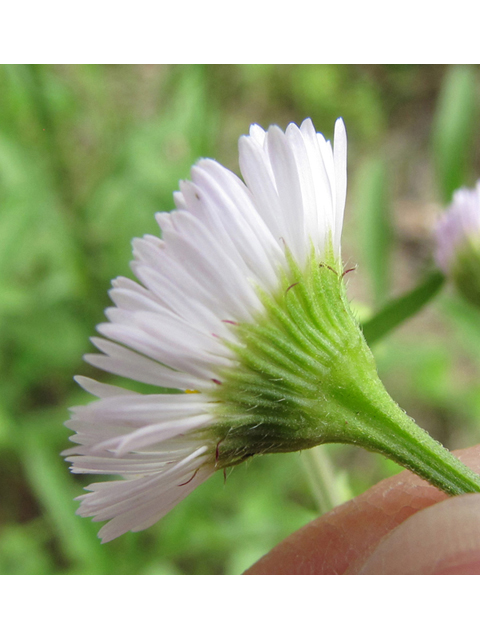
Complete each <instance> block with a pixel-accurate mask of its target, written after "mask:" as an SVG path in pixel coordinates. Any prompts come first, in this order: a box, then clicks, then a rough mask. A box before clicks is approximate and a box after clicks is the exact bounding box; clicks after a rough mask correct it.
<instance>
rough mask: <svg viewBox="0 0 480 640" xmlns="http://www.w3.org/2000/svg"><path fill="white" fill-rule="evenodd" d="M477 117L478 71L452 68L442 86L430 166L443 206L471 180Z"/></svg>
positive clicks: (473, 67) (468, 68)
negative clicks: (470, 165) (433, 169)
mask: <svg viewBox="0 0 480 640" xmlns="http://www.w3.org/2000/svg"><path fill="white" fill-rule="evenodd" d="M477 114H478V69H477V68H476V66H474V65H465V66H458V67H457V66H453V67H451V68H450V69H449V70H448V72H447V73H446V75H445V79H444V81H443V84H442V88H441V93H440V97H439V101H438V105H437V109H436V114H435V122H434V127H433V132H432V142H433V162H434V165H435V169H436V172H437V177H438V185H439V188H440V193H441V195H442V196H443V198H444V200H445V202H448V201H449V200H450V198H451V196H452V193H453V191H454V190H455V189H458V188H459V187H461V186H462V185H464V184H465V183H467V181H468V179H469V178H470V171H469V161H470V160H471V157H472V151H473V149H474V148H475V135H476V133H478V127H477Z"/></svg>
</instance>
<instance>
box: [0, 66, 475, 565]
mask: <svg viewBox="0 0 480 640" xmlns="http://www.w3.org/2000/svg"><path fill="white" fill-rule="evenodd" d="M477 78H478V67H458V68H456V67H455V68H443V67H430V66H423V65H415V66H413V65H401V66H399V65H398V66H395V65H377V66H365V65H362V66H360V65H347V66H342V65H305V66H302V65H300V66H297V65H245V66H243V65H216V66H203V65H185V66H155V65H153V66H148V65H145V66H143V65H141V66H137V65H131V66H129V65H117V66H116V65H58V66H56V65H37V66H24V65H17V66H5V65H4V66H1V67H0V95H1V96H2V99H1V100H0V371H1V375H0V476H1V481H2V482H1V487H2V489H1V491H2V496H1V499H0V572H2V573H12V574H15V573H16V574H22V573H23V574H29V573H34V574H35V573H70V574H73V573H111V574H115V573H127V574H129V573H132V574H137V573H149V574H161V573H164V574H173V573H183V574H185V573H195V574H199V573H239V572H241V571H243V570H244V569H246V568H247V567H248V565H249V564H251V563H252V562H254V561H255V560H256V559H258V558H259V557H260V556H261V555H262V554H263V553H265V552H266V551H268V550H269V549H270V548H271V547H272V546H273V545H274V544H276V543H277V542H279V541H280V540H281V539H282V538H284V537H285V536H286V535H288V534H289V533H291V532H292V531H294V530H296V529H297V528H298V527H300V526H302V525H303V524H305V523H306V522H308V521H309V520H311V519H312V518H313V517H314V515H315V503H314V498H313V496H312V494H311V492H310V489H309V486H308V482H307V478H306V475H305V474H304V470H303V468H302V455H299V454H282V455H279V456H264V457H262V458H259V459H254V460H252V462H251V463H247V464H245V465H242V466H240V467H238V468H236V469H234V471H233V472H232V473H231V474H230V475H229V476H228V478H227V482H226V483H225V485H224V484H223V478H222V477H221V475H218V477H214V478H212V479H211V480H210V481H209V482H207V483H206V484H205V485H204V486H202V487H200V488H199V489H198V490H196V491H195V492H194V493H192V494H191V495H190V496H189V497H188V498H187V500H185V501H184V502H183V503H182V504H180V505H178V507H177V508H176V509H175V510H174V511H172V513H170V514H169V515H168V516H167V517H166V518H165V519H164V520H163V521H162V522H160V523H159V524H157V525H155V526H154V527H152V528H151V529H149V530H147V531H145V532H142V533H140V534H133V533H130V534H127V535H125V536H122V537H121V538H120V539H118V540H115V541H113V542H112V543H108V544H106V545H100V543H99V541H98V539H97V538H96V532H97V531H98V529H99V528H100V525H99V524H97V523H93V522H91V521H90V520H89V519H82V518H79V517H78V516H76V515H75V508H76V503H75V502H74V501H73V498H74V497H75V496H77V495H79V494H81V493H82V487H83V486H84V485H85V484H87V483H88V482H89V481H91V478H88V479H86V478H84V477H79V476H73V475H71V474H70V473H69V472H68V470H67V465H66V464H65V463H64V462H63V461H62V459H61V457H60V452H61V451H62V450H63V449H65V448H66V447H67V446H68V440H67V438H68V435H69V432H68V431H67V429H65V428H64V427H63V426H62V424H63V422H64V421H65V420H66V419H67V418H68V407H69V406H72V405H75V404H79V403H82V402H87V401H88V398H87V397H86V394H84V393H83V392H81V391H79V390H78V389H77V388H76V386H75V385H74V383H73V382H72V377H73V375H75V374H83V375H90V376H95V377H97V378H101V379H102V380H105V381H110V380H111V379H112V378H111V377H109V376H107V375H105V374H102V373H101V372H94V371H93V370H92V368H91V367H89V366H87V365H86V364H84V363H82V355H83V353H84V352H86V351H88V350H89V348H90V347H89V341H88V337H89V336H90V335H92V334H93V333H94V327H95V325H96V324H97V323H99V322H101V321H102V320H103V309H104V308H105V307H106V306H108V304H109V299H108V296H107V290H108V287H109V282H110V280H111V279H112V278H113V277H116V276H117V275H129V269H128V262H129V260H130V259H131V247H130V241H131V238H132V237H134V236H139V235H143V234H145V233H157V227H156V223H155V221H154V218H153V214H154V213H155V212H156V211H159V210H166V211H168V210H170V209H171V208H172V207H173V199H172V191H173V190H175V189H176V188H177V185H178V180H179V179H183V178H187V177H188V175H189V170H190V166H191V165H192V163H193V162H194V161H195V160H196V159H197V158H199V157H201V156H213V157H216V158H217V159H218V160H220V161H221V162H222V163H224V164H226V165H227V166H229V167H231V168H232V169H234V170H236V169H237V159H236V141H237V138H238V136H239V135H241V134H242V133H245V132H246V131H247V129H248V125H249V124H250V122H254V121H256V122H259V123H260V124H262V125H263V126H268V125H269V124H270V123H272V122H277V123H278V124H280V125H282V126H285V125H286V124H287V123H288V122H289V121H291V120H295V121H297V122H299V121H300V120H301V119H302V118H304V117H307V116H311V117H312V118H313V119H314V122H315V124H316V126H317V127H318V128H319V129H321V130H322V131H324V132H325V134H326V135H327V136H328V137H330V136H331V134H332V131H333V122H334V119H335V118H337V117H338V116H340V115H341V116H343V117H344V119H345V121H346V124H347V128H348V132H349V145H350V152H349V175H350V176H351V177H352V180H351V183H353V184H354V185H355V186H356V188H355V192H354V193H353V194H351V195H350V194H349V206H350V207H351V209H352V211H354V212H355V214H356V220H357V223H358V224H357V229H358V234H356V235H354V237H353V238H350V242H351V244H352V246H353V247H354V253H355V251H356V250H358V253H359V254H361V255H362V256H363V258H362V264H365V265H367V267H366V269H365V270H362V269H359V270H358V275H357V276H356V280H357V282H358V281H360V282H361V281H362V279H365V280H366V279H367V278H368V282H367V285H366V287H365V288H366V289H367V290H368V292H369V293H372V294H373V299H374V302H375V304H377V303H379V304H380V303H382V304H383V302H385V301H386V300H387V299H388V297H389V295H390V291H391V289H390V287H391V284H392V281H394V280H395V278H396V274H397V269H398V264H397V262H396V261H395V260H396V258H395V260H394V259H393V258H392V242H393V238H394V234H393V231H392V219H391V213H392V211H393V202H392V200H391V198H392V193H393V194H395V195H396V194H397V192H398V191H399V190H400V191H402V193H404V194H405V193H406V195H407V196H410V197H411V195H412V194H411V190H409V189H410V188H411V184H410V183H408V181H407V179H406V178H405V177H404V176H403V174H402V171H403V169H402V167H403V166H404V165H405V164H408V166H409V167H410V168H411V169H410V170H411V172H412V173H413V174H418V175H423V174H422V171H420V170H419V171H417V168H422V170H424V166H425V163H426V162H427V160H428V154H427V152H428V145H429V144H431V141H429V140H428V139H427V138H426V137H425V136H424V137H422V135H423V133H422V132H423V129H422V122H423V123H425V122H427V123H428V122H429V121H430V118H431V115H432V109H433V110H435V111H436V113H437V114H438V115H437V116H436V121H435V122H436V124H435V127H434V140H435V145H434V149H435V152H434V154H433V156H432V158H431V162H432V163H433V164H434V165H435V167H436V169H437V174H436V175H437V183H436V187H437V190H438V191H439V192H440V193H441V194H442V196H443V197H444V198H445V199H448V198H449V196H450V194H451V191H452V189H454V188H456V187H457V186H460V183H461V182H463V181H466V180H467V179H471V178H473V177H475V176H478V175H479V174H480V171H479V167H478V166H477V167H474V165H469V164H468V163H469V161H470V160H474V159H475V156H473V154H472V150H474V149H475V148H476V147H478V130H477V129H476V128H475V126H474V119H473V114H474V113H475V109H476V104H477V100H478V98H477V90H478V89H477V84H478V80H477ZM439 101H440V102H439ZM439 104H440V106H438V105H439ZM435 105H437V107H436V109H435ZM412 122H414V123H419V124H418V125H415V127H413V128H412V125H411V123H412ZM399 133H400V135H399ZM399 138H401V139H402V140H405V143H404V145H403V146H402V145H400V146H399V145H398V140H399ZM412 150H413V151H412ZM364 158H374V160H372V161H368V162H365V161H364ZM384 158H388V162H387V161H385V160H384ZM402 176H403V178H402ZM387 178H388V179H387ZM400 178H402V179H403V182H402V180H400ZM406 183H408V184H407V185H406ZM393 187H395V188H393ZM428 189H429V184H428V180H427V184H424V182H423V181H420V182H415V184H414V192H415V197H416V198H417V199H418V200H421V199H422V198H423V199H424V200H427V199H428V198H429V197H430V194H429V191H428ZM350 226H351V220H350V221H349V220H348V219H347V220H346V224H345V227H346V229H345V230H346V236H347V237H348V236H349V234H350V236H351V232H350V231H349V229H350ZM367 230H368V232H367ZM395 237H397V234H395ZM397 246H398V245H397V244H396V247H397ZM400 249H401V250H403V252H404V255H406V256H407V258H408V260H409V264H410V263H411V262H412V261H413V258H412V254H411V252H410V253H409V251H410V249H408V248H406V247H400ZM407 249H408V250H407ZM420 266H422V265H420ZM411 272H412V273H413V279H412V281H411V282H409V283H408V286H407V287H404V289H403V290H406V289H408V287H409V286H410V287H411V288H415V286H416V276H417V275H418V276H419V273H420V270H418V273H417V271H416V270H415V269H414V268H412V269H411ZM366 274H368V276H367V275H366ZM354 285H355V279H354V278H353V277H352V278H351V285H350V286H351V287H353V286H354ZM356 295H357V296H358V297H360V299H361V298H362V293H361V288H360V293H358V292H356ZM428 313H432V314H433V316H434V320H433V322H432V324H431V325H428V327H427V328H425V327H422V325H421V324H420V326H419V325H418V324H417V320H416V319H412V320H411V322H409V323H408V325H406V326H405V328H404V329H402V331H400V332H398V333H397V332H396V333H393V334H391V335H390V336H388V337H385V339H384V340H382V342H381V343H379V344H378V345H377V346H376V356H377V362H378V364H379V370H380V375H381V377H382V379H384V380H385V382H386V384H387V386H388V388H389V390H390V391H391V392H392V394H393V397H394V398H395V399H396V400H398V402H399V403H400V404H401V406H402V407H403V408H405V409H406V410H407V411H408V412H409V413H410V414H411V415H413V417H415V418H417V422H419V423H420V424H422V426H427V428H429V429H431V431H432V433H434V434H436V435H437V436H438V437H440V438H441V439H442V441H443V442H444V443H445V444H447V445H448V444H453V445H455V444H457V445H459V446H461V445H462V444H464V445H468V444H473V443H474V442H475V441H477V440H478V432H479V431H478V430H479V424H480V402H479V400H478V398H479V397H480V393H479V388H478V380H479V379H480V378H479V373H480V371H479V366H480V360H479V358H480V355H479V350H478V345H479V344H480V341H479V339H478V338H479V336H478V327H479V326H480V323H479V322H478V314H477V315H475V313H476V312H475V313H474V312H472V310H471V309H470V308H467V306H466V305H465V304H463V303H461V302H459V301H458V300H456V299H455V298H451V297H450V295H449V293H448V291H445V292H442V294H441V295H440V296H439V297H438V303H435V304H434V305H433V308H432V307H430V308H429V311H428V312H427V314H426V315H427V316H428ZM424 317H425V314H424V313H422V315H421V317H420V320H421V319H422V318H424ZM425 332H427V333H428V334H429V335H430V336H431V339H430V341H429V342H428V343H427V341H426V340H425ZM330 453H331V458H332V461H333V463H334V464H335V466H336V468H337V469H341V470H342V471H344V472H348V476H349V478H348V481H349V484H350V486H351V487H352V489H353V491H354V492H356V493H358V492H360V491H363V490H364V489H366V488H367V487H368V486H369V485H370V484H372V483H373V482H375V481H377V480H379V479H381V478H382V477H384V476H385V475H388V474H391V473H394V472H395V471H396V470H397V467H396V466H395V465H393V464H391V463H386V462H384V461H383V460H382V459H381V458H380V456H374V455H373V454H367V453H365V452H363V451H359V450H358V449H354V448H350V447H345V446H340V447H333V448H332V449H331V450H330Z"/></svg>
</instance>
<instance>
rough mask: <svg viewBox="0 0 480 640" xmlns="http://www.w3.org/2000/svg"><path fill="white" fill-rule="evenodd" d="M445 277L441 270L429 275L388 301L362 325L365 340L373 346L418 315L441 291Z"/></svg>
mask: <svg viewBox="0 0 480 640" xmlns="http://www.w3.org/2000/svg"><path fill="white" fill-rule="evenodd" d="M444 282H445V277H444V275H443V274H442V273H440V272H439V271H435V272H434V273H432V274H431V275H429V276H428V277H427V278H426V279H425V280H424V281H423V282H422V283H421V284H420V285H418V286H417V287H415V288H414V289H412V291H409V292H408V293H406V294H404V295H403V296H400V297H399V298H396V299H395V300H391V301H390V302H388V303H387V304H386V305H385V306H384V307H383V308H382V309H381V310H380V311H379V312H378V313H377V314H376V315H374V316H373V318H370V319H369V320H367V321H366V322H365V323H364V324H363V325H362V331H363V335H364V336H365V340H366V341H367V342H368V344H369V345H370V346H371V345H372V344H374V343H375V342H377V340H380V339H381V338H383V337H384V336H385V335H387V334H388V333H390V331H393V329H395V328H397V327H398V326H399V325H401V324H402V323H403V322H405V321H406V320H408V319H409V318H411V317H412V316H414V315H416V314H417V313H418V312H419V311H420V309H421V308H422V307H423V306H425V305H426V304H427V303H428V302H430V300H431V299H432V298H433V297H434V296H435V295H436V294H437V293H438V292H439V291H440V289H441V287H442V285H443V284H444Z"/></svg>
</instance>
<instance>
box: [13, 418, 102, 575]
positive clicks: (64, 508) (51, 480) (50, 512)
mask: <svg viewBox="0 0 480 640" xmlns="http://www.w3.org/2000/svg"><path fill="white" fill-rule="evenodd" d="M22 434H23V435H22V442H21V447H20V455H21V456H22V459H23V463H24V468H25V472H26V475H27V477H28V478H29V481H30V485H31V487H32V489H33V491H34V492H35V494H36V495H37V497H38V499H39V501H40V504H41V505H42V507H43V509H44V512H45V515H46V517H47V518H48V519H49V520H50V522H51V523H52V525H53V526H54V527H55V530H56V532H57V535H58V538H59V540H60V543H61V547H62V550H63V552H64V554H65V556H66V557H67V558H68V559H69V560H70V562H71V563H72V565H73V567H74V568H75V569H74V571H75V572H79V573H88V574H94V573H107V572H108V562H106V561H107V556H106V554H105V553H104V550H103V547H101V546H100V542H99V540H98V538H97V537H96V536H95V529H94V527H93V526H92V523H91V522H90V521H88V520H85V519H83V518H79V517H78V516H76V515H75V510H76V507H77V506H78V505H77V504H76V503H75V502H74V501H73V499H74V498H75V497H76V496H77V494H78V491H77V489H76V488H75V487H74V483H73V482H72V479H71V477H70V476H69V474H68V470H67V468H66V464H65V462H64V461H63V460H62V459H61V458H60V455H59V453H58V452H55V451H54V450H52V448H51V447H50V446H49V443H48V441H47V440H45V438H44V437H42V428H41V424H37V425H35V424H31V425H29V426H28V428H25V429H23V430H22Z"/></svg>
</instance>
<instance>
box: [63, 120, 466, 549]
mask: <svg viewBox="0 0 480 640" xmlns="http://www.w3.org/2000/svg"><path fill="white" fill-rule="evenodd" d="M239 147H240V167H241V171H242V175H243V178H244V181H245V183H244V182H242V181H241V180H240V179H239V178H238V177H237V176H235V175H234V174H233V173H231V172H230V171H228V170H227V169H225V168H224V167H222V166H221V165H220V164H218V163H217V162H215V161H213V160H201V161H200V162H198V163H197V164H196V165H195V166H194V167H193V169H192V179H191V181H186V182H182V183H181V185H180V191H179V192H178V193H176V194H175V196H174V197H175V205H176V210H175V211H173V212H172V213H169V214H168V213H161V214H157V221H158V224H159V226H160V229H161V239H160V238H158V237H154V236H145V237H144V238H143V239H137V240H135V241H134V243H133V247H134V257H135V260H134V261H133V263H132V270H133V272H134V274H135V276H136V278H137V280H138V283H137V282H134V281H132V280H129V279H127V278H123V277H121V278H118V279H117V280H115V281H114V282H113V289H112V290H111V292H110V295H111V298H112V300H113V302H114V305H115V306H114V307H112V308H110V309H108V310H107V312H106V315H107V318H108V320H109V322H107V323H105V324H101V325H99V327H98V331H99V333H100V334H102V335H103V336H104V337H103V338H95V339H93V340H92V341H93V343H94V345H95V346H96V347H97V348H98V349H99V350H100V351H101V352H102V354H96V355H89V356H87V357H86V360H87V361H88V362H90V363H91V364H92V365H94V366H96V367H98V368H100V369H103V370H104V371H107V372H110V373H113V374H116V375H120V376H124V377H126V378H131V379H132V380H136V381H139V382H143V383H148V384H149V385H158V386H159V387H163V388H165V387H167V388H169V389H172V390H175V389H176V390H180V391H179V392H176V393H158V394H148V395H144V394H140V393H133V392H131V391H127V390H125V389H122V388H119V387H116V386H111V385H107V384H101V383H99V382H95V381H94V380H90V379H87V378H83V377H82V378H77V381H78V382H79V383H80V384H81V385H82V386H83V387H84V388H85V389H86V390H87V391H89V392H90V393H92V394H93V395H95V396H97V397H98V400H96V401H95V402H93V403H91V404H90V405H87V406H81V407H75V408H74V409H73V410H72V412H73V415H72V419H71V420H70V421H69V422H68V423H67V424H68V426H69V427H70V428H71V429H72V430H73V431H75V432H76V433H75V435H73V436H72V437H71V440H72V441H73V442H75V443H76V444H77V445H78V446H76V447H74V448H73V449H71V450H69V451H68V452H66V454H67V455H68V458H67V459H68V460H69V461H70V462H71V463H72V467H71V468H72V471H73V472H74V473H93V474H108V475H112V474H113V475H120V476H122V477H123V479H120V480H113V481H106V482H99V483H95V484H92V485H90V486H88V487H86V489H87V491H88V493H87V494H85V495H83V496H81V497H80V498H79V500H81V506H80V508H79V510H78V513H79V514H81V515H83V516H93V519H94V520H97V521H104V520H109V522H108V524H106V525H105V526H104V527H103V528H102V529H101V531H100V534H99V535H100V536H101V537H102V539H103V541H104V542H105V541H108V540H112V539H113V538H115V537H117V536H119V535H121V534H123V533H125V532H127V531H140V530H142V529H145V528H146V527H149V526H150V525H152V524H153V523H154V522H156V521H157V520H159V519H160V518H161V517H162V516H164V515H165V514H166V513H167V512H168V511H169V510H170V509H171V508H172V507H173V506H174V505H175V504H177V503H178V502H179V501H180V500H182V499H183V498H184V497H185V496H186V495H187V494H189V493H190V492H191V491H192V490H193V489H195V487H197V486H198V485H199V484H200V483H202V482H203V481H205V480H206V479H207V478H208V477H209V476H211V475H212V474H213V473H214V472H215V471H216V470H218V469H223V470H225V469H226V468H227V467H230V466H234V465H236V464H239V463H240V462H242V461H243V460H245V459H247V458H248V457H250V456H253V455H257V454H263V453H269V452H282V451H296V450H301V449H306V448H309V447H312V446H315V445H317V444H320V443H322V442H353V443H357V444H362V445H363V446H365V447H366V448H368V449H371V450H374V451H382V452H384V453H386V454H387V455H389V456H390V457H392V458H393V459H394V460H397V461H398V462H400V463H402V464H405V465H406V466H409V468H411V469H414V470H416V471H417V473H420V475H422V476H423V477H427V478H430V476H432V477H433V476H434V481H435V482H436V484H437V486H441V487H442V488H444V489H445V490H447V491H450V492H455V491H457V492H459V491H461V490H464V489H458V487H457V485H456V484H455V483H456V482H457V475H458V473H457V472H455V473H453V476H454V477H453V479H452V478H451V477H450V476H451V475H452V474H451V473H447V474H446V475H447V476H448V477H447V479H446V480H445V479H444V478H443V477H440V479H439V476H441V474H440V473H439V472H438V457H439V456H440V457H442V455H444V454H443V453H442V452H440V453H439V452H438V448H439V447H440V449H441V445H438V443H435V442H434V441H431V439H430V440H428V443H430V444H428V446H427V444H426V440H425V438H427V439H428V436H426V434H424V432H422V431H421V430H420V429H419V428H418V427H416V425H415V424H414V423H413V422H412V421H411V420H410V419H409V418H408V417H407V416H406V415H405V414H404V412H403V411H401V409H399V407H398V406H397V405H396V404H395V403H394V402H393V400H391V398H390V397H389V396H388V394H387V393H386V391H385V389H384V388H383V386H382V385H381V383H380V381H379V380H378V377H377V375H376V370H375V363H374V361H373V358H372V355H371V353H370V351H369V349H368V347H367V345H366V343H365V341H364V339H363V336H362V334H361V332H360V330H359V328H358V324H357V322H356V320H355V318H354V317H353V315H352V313H351V311H350V308H349V305H348V302H347V300H346V296H345V288H344V282H343V275H344V273H343V271H342V269H343V267H342V262H341V255H340V236H341V231H342V222H343V213H344V206H345V197H346V184H347V178H346V154H347V141H346V133H345V127H344V124H343V121H342V120H338V121H337V122H336V125H335V137H334V145H333V148H332V146H331V145H330V143H329V142H327V141H326V140H325V138H324V137H323V136H322V135H321V134H319V133H316V131H315V129H314V127H313V124H312V122H311V120H305V121H304V122H303V123H302V125H301V126H300V127H297V126H296V125H294V124H290V125H289V126H288V127H287V129H286V131H285V133H284V132H283V131H281V130H280V129H279V128H278V127H276V126H272V127H270V128H269V129H268V131H267V132H265V131H264V130H263V129H261V128H260V127H259V126H258V125H253V126H252V127H251V129H250V135H249V136H245V137H242V138H240V143H239ZM139 283H140V284H139ZM418 432H420V433H421V435H420V436H419V435H418ZM412 434H413V435H412ZM415 437H416V438H417V440H418V443H417V444H415V442H413V441H414V440H415ZM430 441H431V442H433V443H434V444H433V445H432V444H431V442H430ZM405 442H407V444H406V445H405ZM412 442H413V444H412ZM429 447H430V449H429ZM432 447H433V449H432ZM430 450H433V451H434V454H431V451H430ZM411 451H413V453H411ZM442 451H443V452H445V450H442ZM426 452H427V453H426ZM445 455H447V452H445ZM448 455H450V454H448ZM422 456H423V458H422ZM432 456H433V461H432V459H431V458H432ZM450 457H451V456H450ZM454 460H455V459H454ZM450 462H451V461H450V459H449V463H450ZM457 462H458V461H457ZM458 464H460V463H458ZM453 466H455V464H454V465H453ZM457 467H458V465H457ZM432 469H433V470H432ZM462 470H463V467H462ZM467 471H468V470H467ZM429 474H430V476H429ZM435 474H436V475H435ZM467 476H468V473H467ZM465 482H466V486H467V487H471V486H472V482H473V481H472V480H471V478H470V477H468V479H467V481H465ZM457 484H458V483H457Z"/></svg>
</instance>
